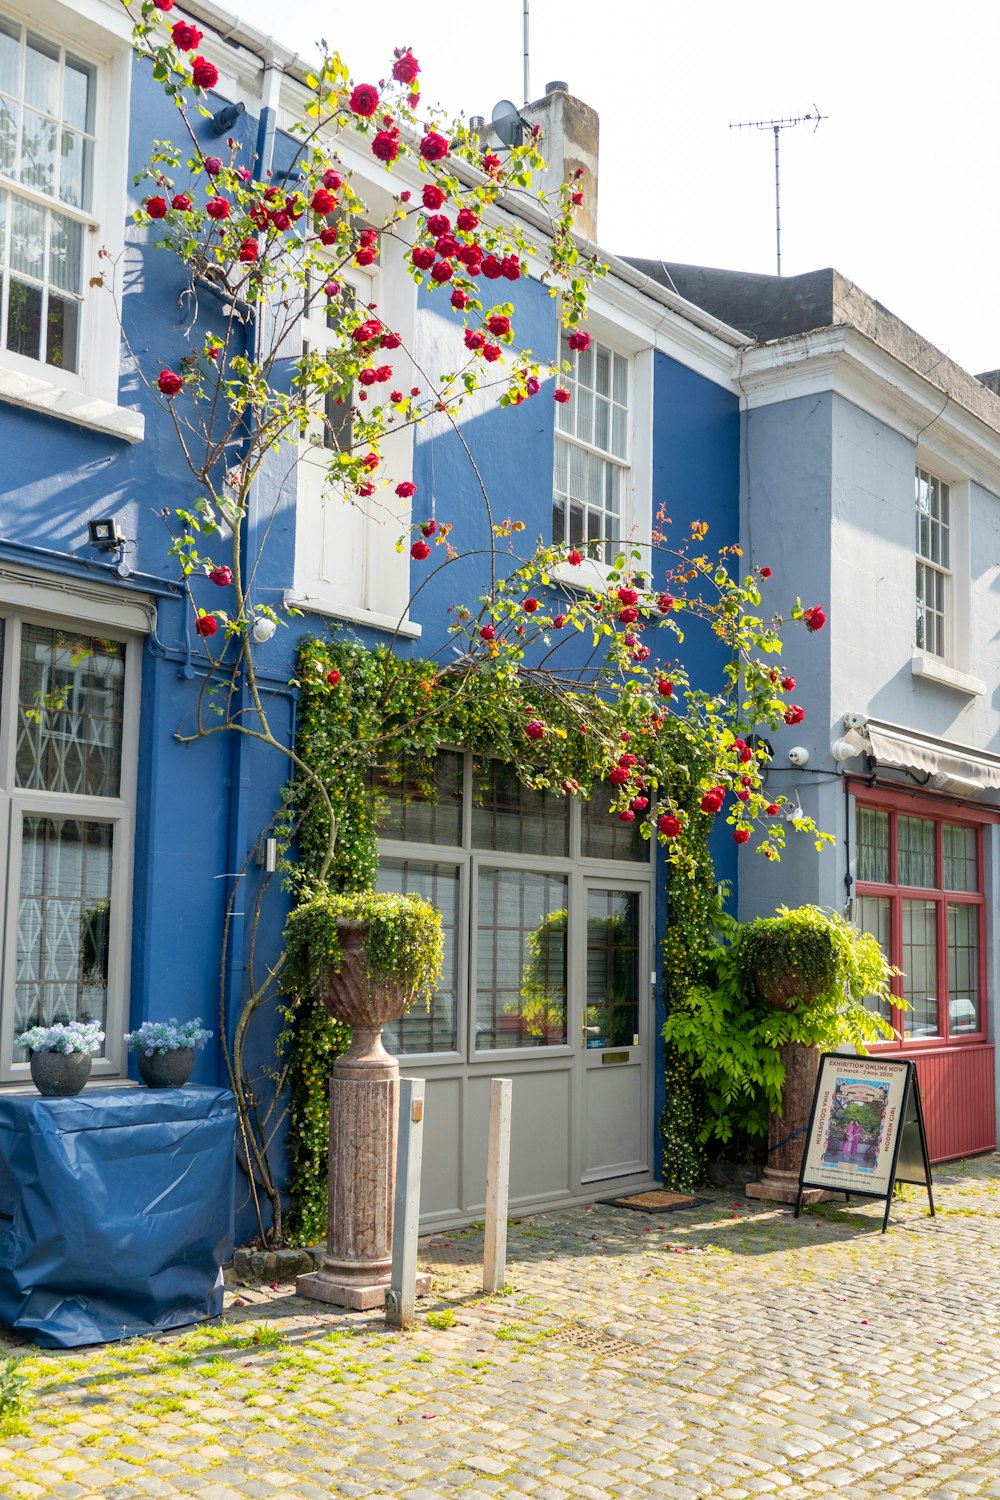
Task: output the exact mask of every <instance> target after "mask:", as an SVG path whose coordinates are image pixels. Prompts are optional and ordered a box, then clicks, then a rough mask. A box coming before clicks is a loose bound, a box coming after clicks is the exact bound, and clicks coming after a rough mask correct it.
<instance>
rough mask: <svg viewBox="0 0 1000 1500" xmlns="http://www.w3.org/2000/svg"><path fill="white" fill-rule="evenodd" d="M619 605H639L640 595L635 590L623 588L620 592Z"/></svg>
mask: <svg viewBox="0 0 1000 1500" xmlns="http://www.w3.org/2000/svg"><path fill="white" fill-rule="evenodd" d="M618 602H619V604H638V603H639V595H638V592H637V591H636V590H635V589H628V588H621V589H619V590H618Z"/></svg>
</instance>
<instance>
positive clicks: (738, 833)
mask: <svg viewBox="0 0 1000 1500" xmlns="http://www.w3.org/2000/svg"><path fill="white" fill-rule="evenodd" d="M749 837H750V830H749V828H736V829H734V830H733V838H734V839H735V840H736V842H737V843H738V844H745V843H746V842H747V840H748V839H749Z"/></svg>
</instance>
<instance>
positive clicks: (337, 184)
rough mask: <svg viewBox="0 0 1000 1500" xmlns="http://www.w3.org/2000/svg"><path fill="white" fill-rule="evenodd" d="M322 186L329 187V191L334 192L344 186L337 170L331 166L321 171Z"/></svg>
mask: <svg viewBox="0 0 1000 1500" xmlns="http://www.w3.org/2000/svg"><path fill="white" fill-rule="evenodd" d="M323 186H324V187H325V188H329V189H330V192H331V193H335V192H337V190H338V189H339V188H342V187H343V186H344V179H343V178H342V177H341V175H340V173H339V172H335V171H334V169H333V167H330V168H329V169H328V170H327V171H326V172H324V173H323Z"/></svg>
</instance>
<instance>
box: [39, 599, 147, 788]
mask: <svg viewBox="0 0 1000 1500" xmlns="http://www.w3.org/2000/svg"><path fill="white" fill-rule="evenodd" d="M124 676H125V648H124V646H122V645H121V644H120V643H119V642H117V641H105V640H100V639H98V638H97V637H94V636H76V635H72V634H71V633H69V632H67V631H62V630H51V629H49V628H48V627H47V626H44V625H30V624H28V623H27V622H26V623H25V624H24V625H23V626H22V627H21V679H20V713H19V716H18V729H17V750H16V776H17V785H18V786H19V787H36V788H39V789H44V790H45V791H49V792H74V793H82V794H84V795H87V796H91V797H117V796H118V793H119V788H120V772H121V735H122V707H123V686H124Z"/></svg>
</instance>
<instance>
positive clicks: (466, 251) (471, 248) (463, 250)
mask: <svg viewBox="0 0 1000 1500" xmlns="http://www.w3.org/2000/svg"><path fill="white" fill-rule="evenodd" d="M455 254H456V256H457V257H458V259H459V260H460V261H461V262H462V265H463V266H465V268H466V269H467V271H468V273H469V275H470V276H478V275H479V273H480V271H481V270H482V269H483V252H482V251H481V250H480V248H479V246H478V245H459V247H458V249H457V250H456V251H455Z"/></svg>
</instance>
